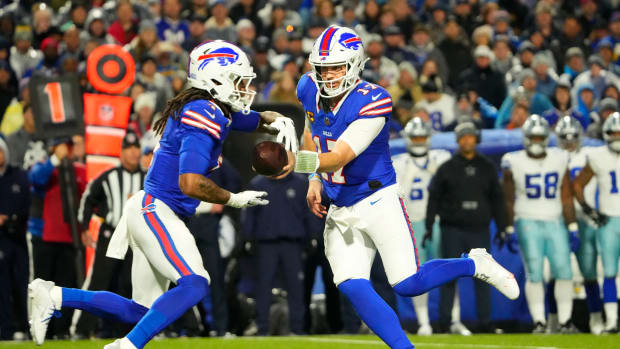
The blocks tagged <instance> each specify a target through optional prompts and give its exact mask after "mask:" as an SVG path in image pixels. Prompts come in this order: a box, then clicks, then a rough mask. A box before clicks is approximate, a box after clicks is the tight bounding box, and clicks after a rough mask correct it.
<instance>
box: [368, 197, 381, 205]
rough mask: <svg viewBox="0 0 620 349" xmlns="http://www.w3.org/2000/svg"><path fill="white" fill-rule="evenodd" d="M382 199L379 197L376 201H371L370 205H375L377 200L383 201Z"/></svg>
mask: <svg viewBox="0 0 620 349" xmlns="http://www.w3.org/2000/svg"><path fill="white" fill-rule="evenodd" d="M381 199H383V198H381ZM381 199H377V200H375V201H371V202H370V205H374V204H376V203H377V202H379V201H381Z"/></svg>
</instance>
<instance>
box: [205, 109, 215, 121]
mask: <svg viewBox="0 0 620 349" xmlns="http://www.w3.org/2000/svg"><path fill="white" fill-rule="evenodd" d="M202 110H204V111H205V113H207V115H209V116H210V117H211V119H215V114H212V113H209V111H208V110H206V109H204V108H202Z"/></svg>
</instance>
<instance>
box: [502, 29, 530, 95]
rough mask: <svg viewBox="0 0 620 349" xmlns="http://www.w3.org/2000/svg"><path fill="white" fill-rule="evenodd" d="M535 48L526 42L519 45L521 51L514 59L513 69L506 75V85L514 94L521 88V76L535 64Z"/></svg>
mask: <svg viewBox="0 0 620 349" xmlns="http://www.w3.org/2000/svg"><path fill="white" fill-rule="evenodd" d="M534 54H535V48H534V45H533V44H532V43H531V42H530V41H529V40H525V41H523V42H522V43H521V45H519V51H518V54H517V57H515V59H513V62H512V67H511V68H510V70H509V71H508V73H507V74H506V84H508V91H509V92H512V91H513V90H514V89H515V88H517V87H518V86H519V83H520V80H519V74H521V71H522V70H523V69H526V68H531V66H532V63H533V62H534Z"/></svg>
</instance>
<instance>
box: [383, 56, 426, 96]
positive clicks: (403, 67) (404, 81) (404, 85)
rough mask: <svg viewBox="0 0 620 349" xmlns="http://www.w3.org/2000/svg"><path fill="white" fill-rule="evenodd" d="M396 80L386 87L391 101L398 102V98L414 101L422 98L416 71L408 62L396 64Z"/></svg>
mask: <svg viewBox="0 0 620 349" xmlns="http://www.w3.org/2000/svg"><path fill="white" fill-rule="evenodd" d="M398 70H399V74H398V81H397V82H396V84H394V85H391V86H390V87H388V89H387V90H388V92H389V93H390V96H392V102H393V103H398V102H399V101H400V100H408V101H409V102H410V103H412V104H413V103H416V102H418V101H420V100H421V99H422V90H421V89H420V86H419V85H418V83H417V81H418V73H417V72H416V70H415V68H414V67H413V65H412V64H411V63H409V62H402V63H401V64H399V65H398Z"/></svg>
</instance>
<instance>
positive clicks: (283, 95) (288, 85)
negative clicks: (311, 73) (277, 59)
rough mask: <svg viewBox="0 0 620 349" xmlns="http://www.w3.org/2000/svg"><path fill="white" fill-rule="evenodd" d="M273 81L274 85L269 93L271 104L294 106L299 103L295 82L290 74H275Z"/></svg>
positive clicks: (283, 72) (284, 72)
mask: <svg viewBox="0 0 620 349" xmlns="http://www.w3.org/2000/svg"><path fill="white" fill-rule="evenodd" d="M273 81H274V85H273V88H272V89H271V92H270V93H269V101H270V102H277V103H292V104H297V103H298V102H299V101H298V100H297V97H296V96H295V89H296V84H295V80H294V79H293V76H291V74H289V72H287V71H282V72H275V73H274V74H273Z"/></svg>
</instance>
